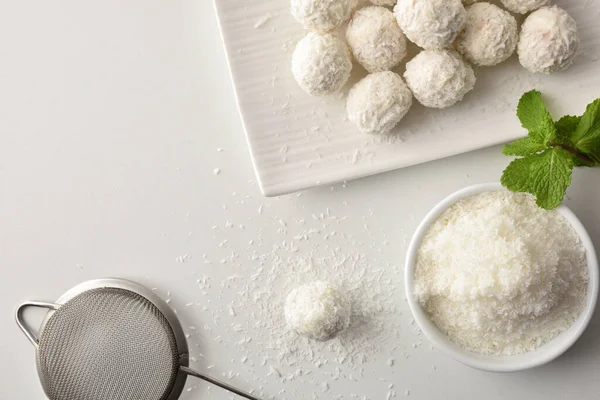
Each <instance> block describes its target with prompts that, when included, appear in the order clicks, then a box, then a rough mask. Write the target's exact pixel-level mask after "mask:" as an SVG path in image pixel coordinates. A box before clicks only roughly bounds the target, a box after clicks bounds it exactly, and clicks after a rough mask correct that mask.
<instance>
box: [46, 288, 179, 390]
mask: <svg viewBox="0 0 600 400" xmlns="http://www.w3.org/2000/svg"><path fill="white" fill-rule="evenodd" d="M39 369H40V376H41V381H42V384H43V386H44V389H45V391H46V394H47V395H48V397H49V398H50V400H117V399H118V400H163V399H165V398H166V397H167V396H168V395H169V393H170V392H171V389H172V387H173V385H174V383H175V378H176V377H177V374H178V372H179V355H178V349H177V344H176V340H175V336H174V334H173V331H172V329H171V326H170V325H169V323H168V321H167V319H166V318H165V317H164V315H163V314H162V313H161V312H160V311H159V309H158V308H157V307H156V306H154V304H152V303H151V302H150V301H148V300H147V299H146V298H144V297H142V296H140V295H138V294H136V293H134V292H132V291H129V290H125V289H119V288H98V289H92V290H89V291H86V292H84V293H81V294H79V295H78V296H75V297H74V298H72V299H71V300H69V301H68V302H66V303H65V304H64V305H62V306H61V307H60V308H59V309H58V310H57V311H55V312H54V313H53V314H52V316H51V317H50V318H49V319H48V321H47V323H46V325H45V326H44V328H43V330H42V332H41V334H40V339H39Z"/></svg>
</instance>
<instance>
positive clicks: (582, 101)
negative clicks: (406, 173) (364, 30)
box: [215, 0, 600, 196]
mask: <svg viewBox="0 0 600 400" xmlns="http://www.w3.org/2000/svg"><path fill="white" fill-rule="evenodd" d="M555 3H556V4H558V5H559V6H561V7H563V8H565V9H566V10H567V11H569V12H570V13H571V15H572V16H573V17H574V18H575V19H576V21H577V23H578V25H579V32H580V37H581V47H580V55H579V57H578V58H577V60H576V61H575V64H574V65H573V66H572V67H571V68H570V69H568V70H567V71H564V72H560V73H557V74H554V75H550V76H545V75H534V74H530V73H528V72H527V71H525V70H524V69H523V68H522V67H520V65H519V63H518V61H517V58H516V55H514V56H513V57H512V58H511V59H510V60H509V61H507V62H505V63H504V64H502V65H500V66H497V67H492V68H478V69H476V71H475V74H476V76H477V83H476V85H475V90H473V92H471V93H469V94H468V95H467V96H466V97H465V99H464V101H463V102H461V103H459V104H457V105H455V106H453V107H450V108H448V109H445V110H434V109H426V108H424V107H422V106H420V105H419V104H418V103H417V102H416V101H415V102H414V105H413V108H412V109H411V110H410V112H409V113H408V115H407V116H406V117H405V118H404V119H403V120H402V121H401V122H400V124H399V125H398V126H397V128H396V130H395V134H394V139H382V138H378V137H374V136H367V135H364V134H362V133H360V132H359V131H358V130H357V129H356V128H355V127H354V126H353V125H352V124H351V123H350V122H349V121H347V119H346V117H345V111H344V103H345V100H344V99H345V95H346V93H347V91H348V87H349V86H350V85H351V83H350V84H349V85H347V87H346V88H345V91H344V93H343V95H340V96H333V97H328V98H314V97H309V96H308V95H306V94H305V93H304V92H302V90H301V89H300V88H299V87H298V85H297V84H296V82H295V81H294V78H293V76H292V74H291V72H290V60H291V54H292V52H293V49H294V46H295V44H296V42H297V41H298V40H299V39H300V38H302V36H303V35H304V30H303V28H302V26H301V25H299V24H298V23H297V22H296V21H295V20H294V19H293V18H292V16H291V15H290V12H289V1H288V0H215V4H216V9H217V13H218V15H219V20H220V26H221V32H222V35H223V39H224V43H225V47H226V51H227V55H228V59H229V65H230V68H231V74H232V77H233V82H234V86H235V91H236V94H237V100H238V105H239V109H240V113H241V115H242V119H243V121H244V127H245V130H246V135H247V138H248V143H249V145H250V149H251V152H252V158H253V161H254V166H255V168H256V173H257V175H258V179H259V182H260V186H261V189H262V191H263V193H264V194H265V195H266V196H276V195H280V194H284V193H289V192H294V191H298V190H302V189H306V188H310V187H313V186H317V185H324V184H330V183H334V182H339V181H344V180H349V179H354V178H359V177H363V176H367V175H372V174H376V173H380V172H384V171H389V170H392V169H396V168H402V167H407V166H410V165H415V164H418V163H423V162H427V161H431V160H435V159H440V158H443V157H448V156H452V155H455V154H460V153H465V152H468V151H472V150H476V149H480V148H484V147H487V146H491V145H495V144H499V143H503V142H507V141H510V140H513V139H515V138H518V137H520V136H522V135H523V134H524V132H523V130H522V129H521V128H520V126H519V121H518V120H517V118H516V116H515V109H516V104H517V102H518V99H519V97H520V96H521V94H523V93H524V92H525V91H527V90H530V89H533V88H536V89H538V90H541V91H542V93H543V94H544V96H545V99H546V101H547V103H548V105H549V107H550V109H551V112H552V113H553V114H554V116H555V117H556V118H558V117H560V116H562V115H563V114H566V113H571V114H574V113H577V114H581V113H582V112H583V110H584V108H585V105H586V104H587V103H589V102H591V101H592V100H593V99H595V98H597V97H600V69H599V68H598V67H599V66H600V63H598V62H597V60H598V59H599V58H600V48H599V47H600V23H599V22H598V21H600V0H562V1H556V2H555ZM403 68H404V67H403V66H401V67H400V68H398V70H397V72H399V73H403ZM365 74H366V73H365V71H364V70H363V69H362V68H360V67H358V66H357V65H356V64H355V67H354V71H353V77H352V79H351V81H352V82H356V81H357V80H358V79H360V78H361V77H363V76H364V75H365Z"/></svg>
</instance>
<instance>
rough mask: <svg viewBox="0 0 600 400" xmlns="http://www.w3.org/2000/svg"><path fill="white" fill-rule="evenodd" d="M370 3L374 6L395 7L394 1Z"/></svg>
mask: <svg viewBox="0 0 600 400" xmlns="http://www.w3.org/2000/svg"><path fill="white" fill-rule="evenodd" d="M371 3H373V4H375V5H376V6H389V7H393V6H395V5H396V0H371Z"/></svg>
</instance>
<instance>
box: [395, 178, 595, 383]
mask: <svg viewBox="0 0 600 400" xmlns="http://www.w3.org/2000/svg"><path fill="white" fill-rule="evenodd" d="M493 190H506V189H504V188H503V187H502V185H500V184H499V183H486V184H480V185H474V186H470V187H467V188H465V189H462V190H459V191H458V192H456V193H453V194H451V195H450V196H448V197H446V198H445V199H444V200H442V201H441V202H440V203H439V204H438V205H436V206H435V207H434V208H433V210H431V211H430V212H429V214H427V216H426V217H425V218H424V219H423V221H422V222H421V224H420V225H419V227H418V228H417V231H416V232H415V234H414V236H413V238H412V241H411V243H410V246H409V248H408V254H407V256H406V266H405V271H404V284H405V290H406V298H407V299H408V304H409V306H410V310H411V312H412V314H413V316H414V318H415V321H416V322H417V323H418V324H419V327H420V328H421V330H422V331H423V333H424V334H425V336H427V338H428V339H429V340H430V341H431V342H433V344H434V345H435V346H436V347H437V348H439V349H441V350H442V351H444V352H446V353H448V354H449V355H450V356H451V357H453V358H454V359H456V360H458V361H460V362H462V363H463V364H466V365H468V366H471V367H474V368H477V369H481V370H486V371H494V372H511V371H521V370H524V369H529V368H533V367H537V366H540V365H543V364H546V363H548V362H550V361H552V360H554V359H555V358H557V357H559V356H560V355H561V354H563V353H564V352H565V351H567V349H569V347H571V346H572V345H573V343H575V342H576V341H577V339H579V337H580V336H581V334H582V333H583V331H584V330H585V328H586V327H587V325H588V323H589V322H590V319H591V318H592V315H593V314H594V309H595V307H596V300H597V298H598V260H597V258H596V252H595V250H594V245H593V244H592V241H591V240H590V237H589V235H588V233H587V231H586V230H585V228H584V227H583V225H582V224H581V222H580V221H579V219H577V217H576V216H575V214H573V212H572V211H571V210H569V209H568V208H567V207H565V206H560V207H559V208H558V209H557V211H558V212H559V213H560V214H562V215H563V216H564V217H565V218H566V220H567V221H568V222H569V223H570V224H571V225H572V226H573V228H574V229H575V231H576V232H577V234H578V235H579V237H580V238H581V243H582V244H583V246H584V247H585V249H586V254H587V264H588V270H589V284H588V291H587V303H586V306H585V308H584V310H583V311H582V313H581V315H580V316H579V318H577V320H576V321H575V322H574V323H573V325H571V327H570V328H569V329H567V330H566V331H564V332H563V333H561V334H560V335H558V336H557V337H556V338H554V339H552V340H551V341H549V342H547V343H545V344H544V345H542V346H540V347H539V348H538V349H536V350H534V351H531V352H528V353H523V354H519V355H515V356H486V355H482V354H477V353H473V352H471V351H468V350H465V349H463V348H461V347H460V346H458V345H457V344H455V343H454V342H452V341H450V339H448V337H447V336H446V335H445V334H444V333H442V332H441V331H440V330H439V329H438V328H437V327H436V326H435V325H434V324H433V322H431V320H430V319H429V318H428V317H427V315H426V314H425V312H424V311H423V309H422V308H421V306H420V304H419V302H418V301H417V300H416V299H415V296H414V295H413V293H414V282H413V280H414V270H415V264H416V259H417V250H418V249H419V246H420V245H421V241H422V239H423V236H424V235H425V233H426V232H427V229H428V228H429V226H430V225H431V224H432V223H433V222H434V221H436V220H437V218H438V217H439V216H440V214H442V213H443V212H444V211H445V210H446V209H447V208H448V207H450V206H451V205H452V204H454V203H456V202H457V201H458V200H460V199H462V198H465V197H468V196H471V195H474V194H478V193H482V192H487V191H493Z"/></svg>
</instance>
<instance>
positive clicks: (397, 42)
mask: <svg viewBox="0 0 600 400" xmlns="http://www.w3.org/2000/svg"><path fill="white" fill-rule="evenodd" d="M346 42H347V43H348V46H350V50H351V51H352V54H354V58H355V59H356V61H358V62H359V63H360V65H362V66H363V67H364V68H365V69H366V70H367V71H369V72H380V71H388V70H390V69H392V68H394V67H395V66H396V65H398V64H399V63H400V61H402V59H404V57H406V37H405V36H404V34H403V33H402V30H401V29H400V27H399V26H398V23H397V22H396V19H395V18H394V14H393V13H392V12H391V11H390V10H388V9H387V8H385V7H376V6H372V7H366V8H363V9H360V10H358V11H357V12H355V13H354V16H353V17H352V19H351V20H350V24H348V29H347V30H346Z"/></svg>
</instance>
